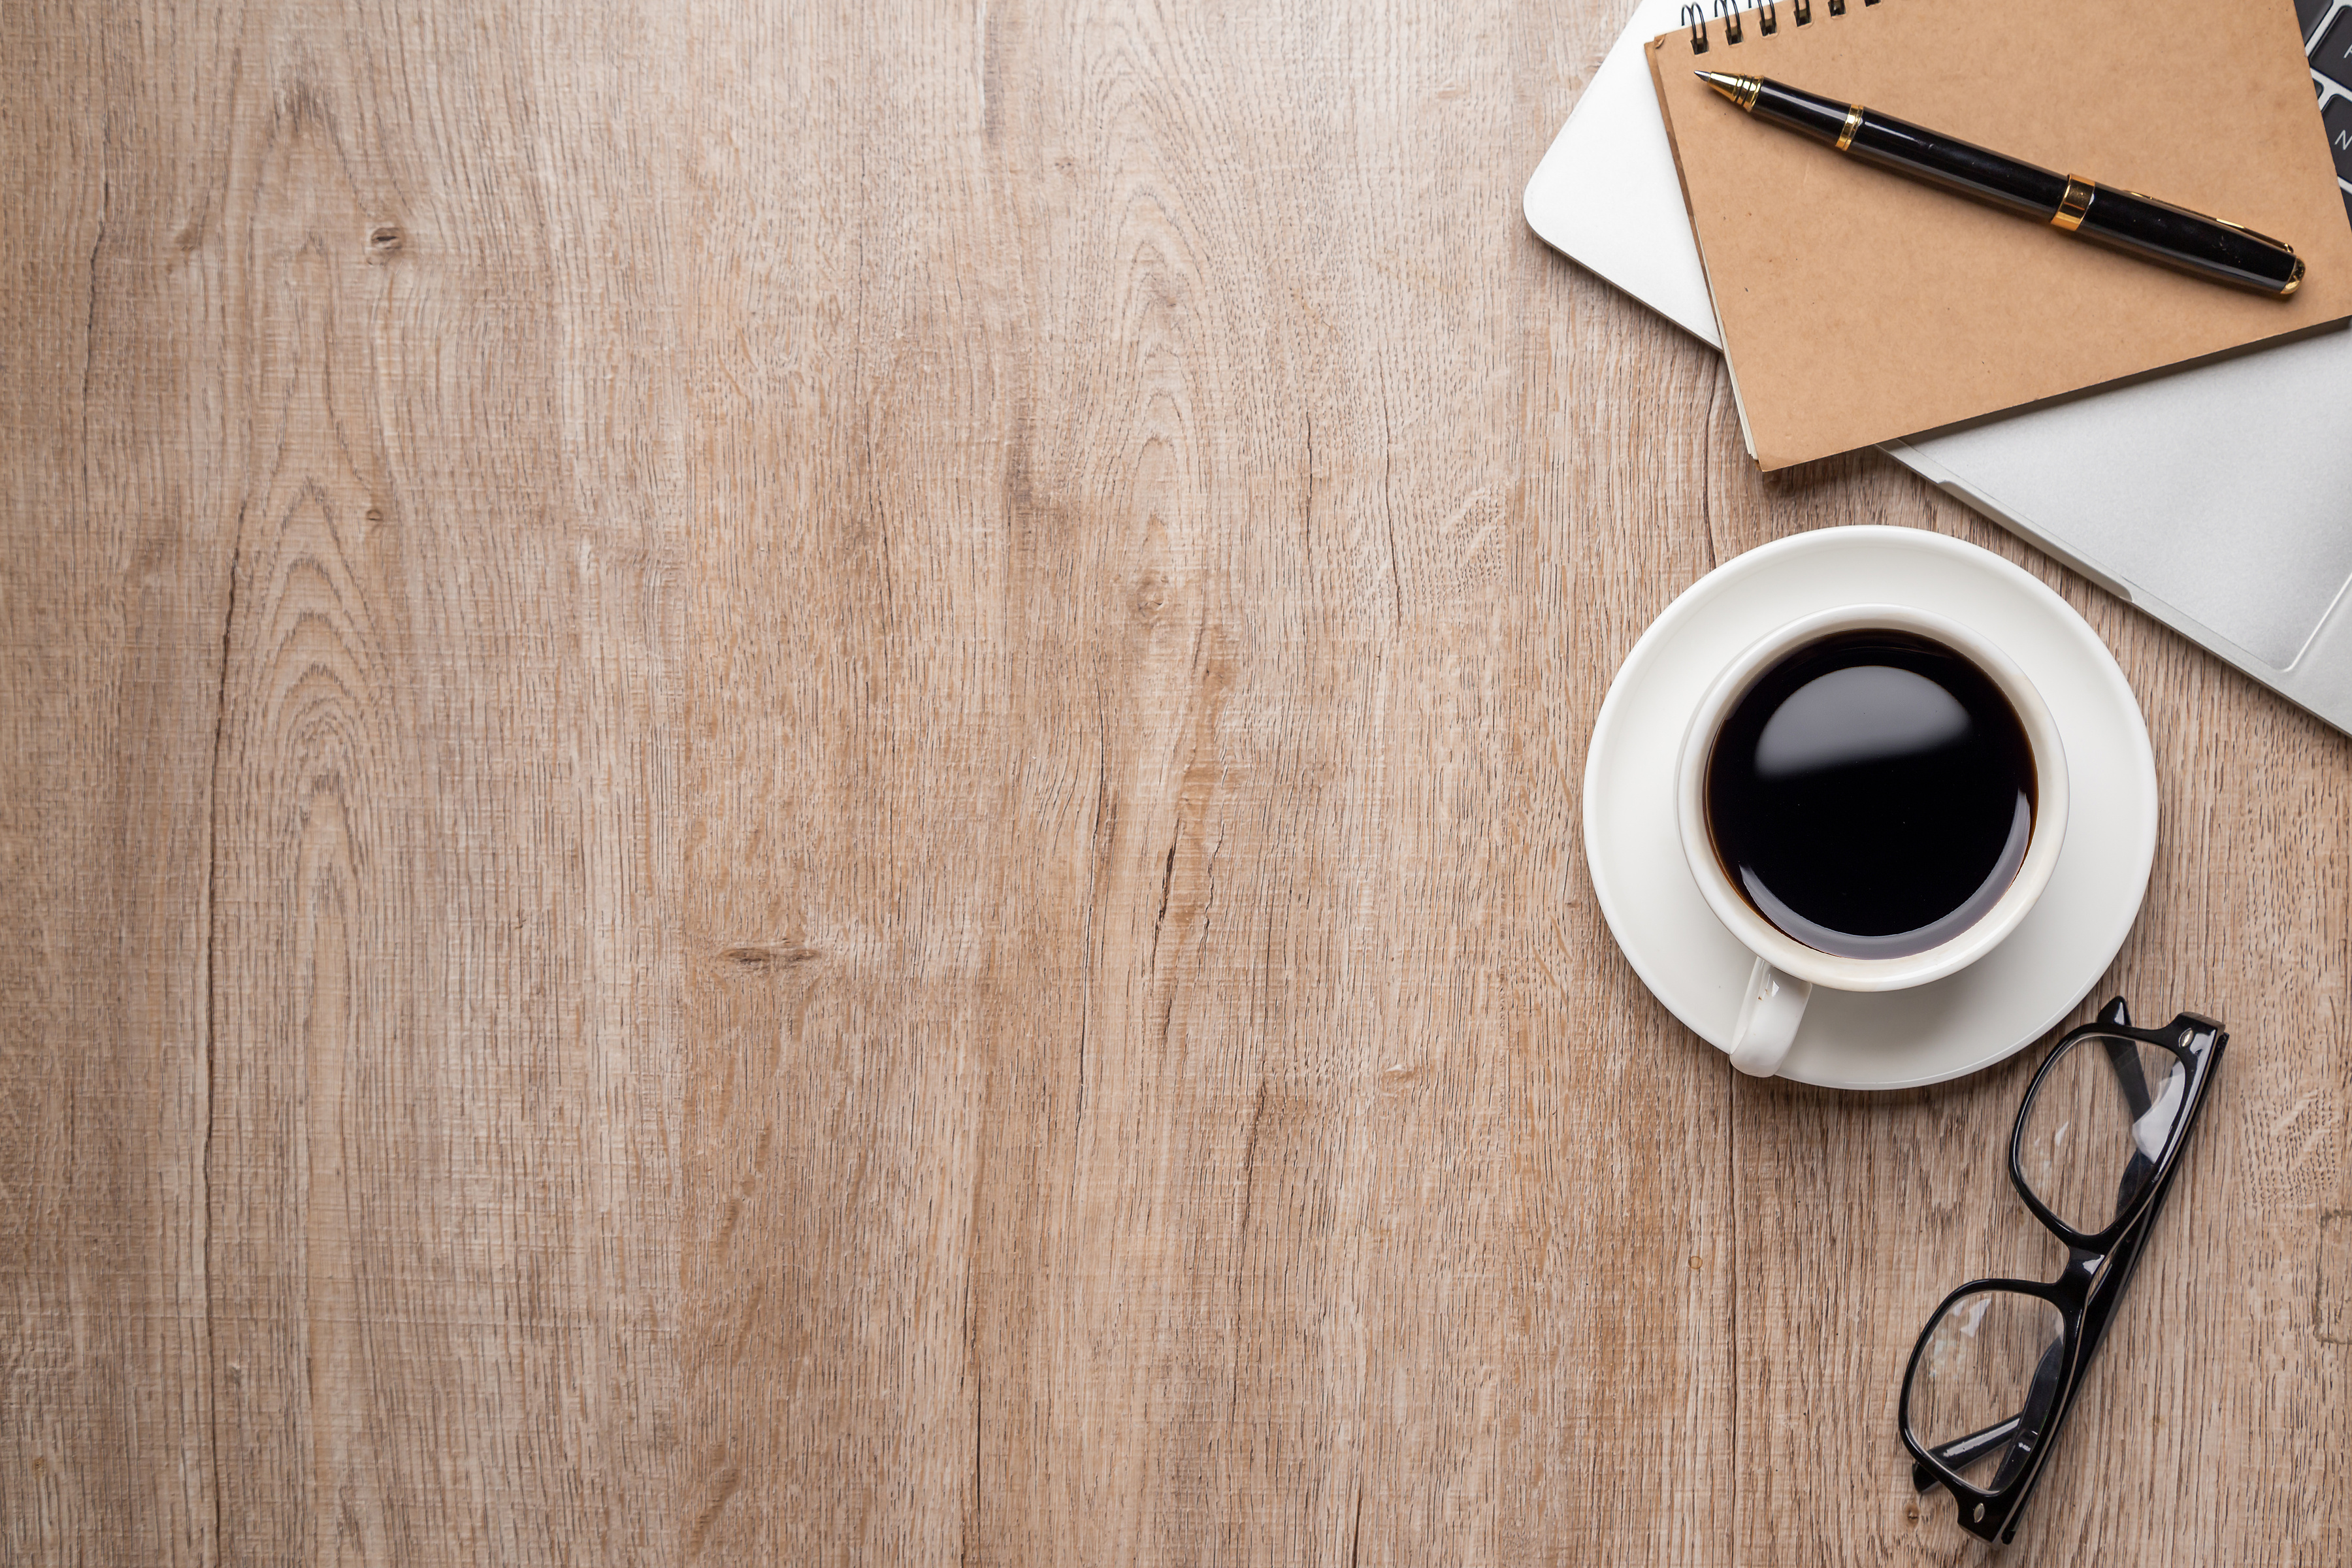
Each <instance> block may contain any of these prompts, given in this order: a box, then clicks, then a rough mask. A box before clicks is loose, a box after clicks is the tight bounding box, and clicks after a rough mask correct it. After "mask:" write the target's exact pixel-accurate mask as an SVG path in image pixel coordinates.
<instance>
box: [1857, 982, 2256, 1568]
mask: <svg viewBox="0 0 2352 1568" xmlns="http://www.w3.org/2000/svg"><path fill="white" fill-rule="evenodd" d="M2089 1036H2119V1037H2123V1038H2125V1039H2129V1040H2135V1041H2137V1042H2139V1043H2141V1044H2144V1045H2149V1046H2154V1047H2158V1048H2159V1049H2163V1050H2167V1051H2169V1052H2171V1053H2172V1055H2173V1056H2175V1057H2177V1058H2180V1059H2181V1060H2182V1061H2184V1062H2185V1063H2186V1064H2187V1065H2188V1068H2189V1084H2188V1087H2187V1088H2186V1089H2184V1090H2183V1091H2182V1103H2181V1109H2180V1113H2179V1116H2178V1117H2177V1118H2176V1119H2175V1121H2174V1122H2173V1127H2172V1131H2171V1134H2170V1137H2169V1141H2168V1142H2167V1143H2166V1145H2165V1149H2164V1152H2163V1154H2162V1155H2161V1157H2160V1158H2159V1159H2158V1162H2157V1168H2156V1170H2155V1171H2154V1172H2153V1173H2151V1174H2150V1176H2149V1177H2148V1179H2147V1183H2146V1184H2144V1185H2143V1186H2142V1187H2141V1188H2140V1193H2139V1196H2138V1197H2137V1199H2135V1200H2134V1201H2133V1202H2132V1203H2131V1204H2130V1205H2128V1206H2127V1207H2126V1210H2125V1211H2124V1212H2123V1213H2122V1214H2119V1215H2116V1217H2115V1218H2114V1219H2112V1220H2110V1221H2108V1223H2107V1224H2106V1225H2105V1226H2103V1227H2101V1228H2100V1229H2098V1230H2095V1231H2089V1232H2085V1231H2079V1230H2076V1229H2075V1228H2074V1226H2070V1225H2068V1224H2067V1223H2066V1222H2065V1221H2063V1220H2062V1219H2060V1218H2059V1217H2058V1216H2057V1215H2056V1214H2054V1213H2053V1212H2052V1211H2051V1209H2050V1207H2049V1205H2046V1204H2044V1203H2043V1202H2042V1200H2041V1199H2040V1198H2039V1197H2037V1196H2035V1195H2034V1192H2033V1189H2032V1186H2031V1185H2029V1184H2027V1182H2026V1179H2025V1169H2024V1149H2025V1126H2026V1121H2027V1119H2028V1118H2029V1117H2031V1116H2032V1113H2033V1103H2034V1100H2035V1099H2036V1098H2037V1097H2038V1096H2039V1095H2040V1094H2041V1092H2042V1083H2043V1081H2044V1080H2045V1079H2048V1077H2049V1076H2050V1071H2051V1069H2052V1068H2053V1067H2055V1066H2056V1065H2057V1064H2058V1063H2059V1062H2060V1061H2061V1060H2063V1059H2064V1058H2065V1056H2066V1053H2067V1052H2068V1051H2070V1050H2072V1049H2074V1047H2075V1045H2076V1043H2077V1042H2078V1041H2080V1040H2082V1039H2084V1037H2089ZM2229 1043H2230V1037H2229V1034H2228V1032H2227V1031H2226V1030H2224V1029H2223V1028H2222V1027H2221V1023H2220V1022H2219V1021H2218V1020H2216V1019H2212V1018H2208V1017H2205V1016H2202V1015H2200V1014H2196V1013H2181V1014H2179V1015H2177V1016H2175V1017H2174V1018H2173V1020H2172V1022H2171V1023H2169V1024H2168V1025H2166V1026H2164V1027H2163V1028H2160V1029H2140V1028H2135V1027H2133V1026H2132V1022H2131V1011H2130V1009H2129V1008H2128V1007H2126V1005H2124V999H2123V998H2122V997H2121V996H2117V997H2116V998H2115V999H2113V1000H2112V1001H2110V1002H2109V1003H2108V1004H2107V1005H2105V1006H2104V1007H2102V1008H2100V1009H2099V1016H2097V1017H2095V1018H2094V1019H2093V1020H2092V1021H2091V1022H2089V1023H2087V1024H2084V1025H2083V1026H2080V1027H2078V1028H2074V1029H2070V1030H2068V1031H2067V1033H2066V1035H2065V1037H2064V1038H2063V1039H2061V1040H2060V1041H2059V1042H2058V1044H2057V1045H2055V1046H2054V1047H2052V1048H2051V1051H2050V1054H2049V1055H2048V1056H2047V1057H2044V1058H2042V1066H2041V1067H2040V1068H2037V1069H2035V1071H2034V1074H2033V1080H2032V1082H2031V1083H2029V1084H2027V1085H2026V1088H2025V1100H2024V1102H2023V1103H2022V1104H2021V1105H2020V1106H2019V1107H2018V1110H2017V1121H2016V1124H2015V1126H2014V1127H2012V1128H2011V1131H2010V1135H2009V1180H2010V1184H2011V1186H2013V1187H2015V1188H2016V1189H2017V1194H2018V1196H2020V1197H2021V1198H2023V1199H2024V1200H2025V1206H2026V1208H2027V1209H2028V1210H2030V1211H2031V1212H2032V1215H2033V1217H2034V1218H2036V1219H2038V1220H2040V1221H2041V1222H2042V1227H2043V1228H2044V1229H2046V1230H2048V1231H2049V1232H2050V1233H2051V1234H2052V1235H2053V1236H2055V1237H2058V1239H2059V1240H2061V1241H2063V1242H2064V1243H2065V1244H2066V1249H2067V1256H2066V1268H2065V1269H2064V1271H2063V1273H2061V1274H2060V1275H2059V1276H2058V1278H2057V1279H2053V1280H2048V1281H2042V1280H2038V1279H1971V1280H1970V1281H1969V1282H1968V1283H1967V1284H1965V1285H1962V1286H1961V1287H1959V1289H1956V1290H1953V1291H1951V1292H1950V1293H1949V1294H1948V1295H1946V1296H1945V1297H1944V1299H1943V1300H1940V1301H1938V1302H1937V1303H1936V1309H1935V1310H1934V1311H1932V1312H1930V1313H1929V1314H1928V1315H1927V1326H1926V1327H1925V1328H1923V1329H1921V1330H1920V1331H1919V1339H1918V1342H1917V1343H1916V1344H1915V1345H1913V1346H1912V1348H1911V1360H1910V1363H1909V1364H1908V1365H1906V1367H1905V1368H1904V1369H1903V1392H1902V1396H1901V1398H1900V1400H1899V1401H1898V1402H1897V1405H1896V1408H1895V1426H1896V1429H1897V1430H1898V1431H1899V1432H1900V1433H1901V1435H1902V1437H1903V1446H1904V1447H1906V1448H1908V1449H1909V1450H1910V1451H1911V1458H1912V1466H1911V1484H1912V1487H1913V1489H1915V1490H1917V1491H1922V1492H1924V1491H1927V1489H1930V1488H1931V1487H1936V1486H1939V1485H1940V1486H1942V1487H1943V1488H1944V1489H1946V1490H1948V1491H1949V1492H1950V1493H1951V1494H1952V1500H1953V1502H1954V1504H1955V1505H1956V1507H1957V1510H1958V1515H1959V1522H1960V1528H1962V1529H1963V1530H1966V1531H1969V1533H1970V1534H1971V1535H1975V1536H1977V1537H1979V1539H1982V1540H1985V1541H1991V1542H1996V1543H1997V1544H2000V1545H2007V1544H2008V1543H2009V1542H2011V1541H2014V1540H2015V1539H2016V1538H2017V1523H2018V1518H2019V1516H2020V1515H2021V1513H2022V1512H2023V1511H2024V1509H2025V1503H2026V1500H2027V1499H2028V1498H2030V1497H2031V1496H2032V1494H2033V1488H2034V1484H2035V1483H2036V1482H2037V1481H2039V1480H2040V1479H2042V1469H2043V1468H2044V1467H2045V1466H2046V1465H2047V1463H2048V1461H2049V1458H2050V1453H2051V1450H2052V1449H2053V1448H2054V1447H2056V1446H2057V1441H2058V1434H2059V1432H2060V1431H2061V1430H2062V1429H2063V1427H2064V1426H2065V1424H2066V1416H2067V1415H2068V1413H2069V1412H2070V1411H2072V1409H2073V1408H2074V1396H2075V1394H2077V1393H2078V1392H2079V1391H2080V1390H2081V1388H2082V1385H2083V1380H2084V1376H2085V1374H2086V1373H2088V1372H2089V1370H2090V1365H2091V1361H2092V1358H2093V1357H2094V1356H2095V1355H2096V1354H2097V1353H2098V1349H2099V1346H2100V1344H2101V1343H2102V1342H2104V1341H2105V1338H2106V1332H2107V1325H2108V1323H2109V1321H2111V1320H2112V1319H2113V1317H2114V1315H2115V1310H2116V1304H2117V1303H2118V1302H2119V1301H2121V1300H2123V1296H2124V1292H2125V1290H2126V1288H2128V1287H2129V1285H2130V1284H2131V1277H2132V1274H2133V1273H2134V1272H2135V1271H2136V1270H2137V1268H2138V1267H2139V1260H2140V1256H2141V1254H2142V1253H2143V1252H2144V1251H2145V1250H2146V1249H2147V1238H2148V1234H2149V1232H2150V1231H2152V1230H2153V1229H2154V1228H2155V1226H2156V1218H2157V1216H2158V1215H2159V1214H2161V1213H2163V1211H2164V1200H2165V1198H2166V1196H2167V1195H2168V1194H2169V1193H2170V1192H2171V1190H2172V1178H2173V1177H2174V1176H2175V1175H2176V1174H2177V1173H2179V1169H2180V1152H2181V1151H2182V1150H2183V1149H2185V1148H2187V1147H2188V1144H2189V1133H2190V1131H2193V1130H2194V1129H2195V1127H2196V1125H2197V1121H2198V1118H2199V1117H2200V1115H2201V1114H2202V1112H2203V1111H2204V1109H2205V1088H2206V1086H2207V1084H2209V1083H2210V1082H2211V1081H2212V1077H2213V1072H2214V1069H2215V1068H2218V1067H2219V1066H2220V1065H2221V1053H2222V1051H2223V1049H2224V1048H2225V1047H2227V1046H2228V1045H2229ZM1987 1290H2005V1291H2009V1292H2011V1293H2013V1294H2017V1295H2024V1296H2032V1297H2035V1298H2038V1299H2039V1300H2044V1301H2047V1302H2049V1303H2050V1304H2051V1305H2052V1306H2053V1307H2054V1308H2055V1309H2056V1310H2057V1311H2058V1314H2059V1320H2060V1322H2061V1324H2062V1326H2063V1336H2062V1339H2061V1343H2062V1345H2063V1366H2062V1368H2061V1369H2060V1375H2062V1376H2063V1383H2061V1384H2060V1386H2059V1388H2058V1391H2057V1394H2056V1396H2055V1398H2054V1399H2053V1402H2052V1404H2051V1406H2050V1411H2049V1414H2048V1415H2046V1416H2045V1417H2044V1418H2043V1420H2042V1426H2041V1428H2040V1430H2038V1431H2035V1432H2033V1433H2031V1434H2029V1435H2028V1436H2027V1437H2026V1439H2025V1442H2026V1443H2027V1444H2030V1445H2031V1447H2029V1449H2028V1452H2029V1454H2030V1456H2031V1457H2030V1458H2029V1459H2028V1462H2027V1463H2026V1466H2025V1468H2024V1469H2023V1470H2022V1471H2021V1473H2019V1474H2018V1475H2016V1476H2014V1477H2012V1478H2011V1479H2010V1481H2009V1483H2008V1484H2007V1485H2006V1486H2003V1487H2000V1488H1997V1489H1992V1490H1987V1489H1984V1488H1981V1487H1978V1486H1976V1485H1973V1484H1972V1483H1970V1482H1969V1481H1966V1480H1963V1479H1961V1478H1960V1475H1959V1473H1958V1471H1957V1470H1956V1469H1954V1468H1952V1466H1951V1465H1950V1464H1949V1463H1948V1462H1946V1458H1938V1457H1937V1456H1938V1454H1939V1453H1940V1454H1942V1455H1945V1456H1947V1457H1948V1458H1960V1457H1962V1456H1963V1455H1964V1454H1966V1453H1969V1452H1973V1451H1974V1450H1975V1449H1978V1448H1981V1447H1985V1446H1987V1445H1988V1444H1990V1442H1991V1441H1992V1440H1993V1439H1994V1438H1995V1437H1996V1436H2005V1435H2006V1434H2007V1433H2008V1432H2009V1430H2010V1429H2011V1428H2012V1427H2013V1426H2015V1425H2016V1424H2017V1423H2018V1422H2019V1421H2020V1420H2021V1419H2022V1418H2023V1414H2024V1413H2023V1412H2022V1411H2021V1412H2019V1414H2018V1415H2012V1416H2011V1417H2009V1418H2008V1419H2007V1420H2005V1421H2000V1422H1997V1423H1995V1424H1994V1425H1993V1426H1990V1427H1988V1428H1986V1429H1985V1430H1984V1431H1981V1432H1975V1433H1970V1434H1969V1435H1968V1436H1962V1437H1958V1438H1954V1439H1952V1440H1951V1441H1950V1442H1948V1443H1944V1444H1941V1445H1939V1446H1938V1447H1936V1448H1930V1447H1928V1446H1927V1444H1925V1443H1923V1442H1922V1441H1921V1440H1920V1439H1919V1438H1918V1437H1917V1436H1916V1434H1914V1432H1913V1431H1912V1428H1911V1390H1912V1384H1913V1380H1914V1379H1915V1378H1916V1375H1917V1373H1918V1371H1919V1362H1920V1358H1921V1357H1922V1356H1924V1355H1925V1354H1926V1353H1927V1342H1928V1341H1929V1339H1931V1338H1932V1337H1933V1336H1934V1334H1935V1332H1936V1330H1937V1326H1938V1325H1939V1324H1941V1323H1942V1322H1943V1321H1944V1315H1945V1314H1946V1313H1947V1312H1948V1311H1949V1310H1951V1309H1952V1306H1953V1304H1954V1303H1956V1302H1958V1300H1961V1299H1962V1298H1963V1297H1966V1296H1971V1295H1974V1294H1976V1293H1978V1292H1979V1291H1987ZM2045 1359H2046V1357H2045ZM2041 1376H2042V1373H2041V1372H2040V1371H2039V1370H2038V1369H2037V1371H2036V1373H2035V1381H2036V1382H2039V1381H2040V1380H2041ZM2028 1408H2031V1395H2030V1394H2029V1403H2028ZM2007 1462H2008V1461H2006V1460H2005V1461H2003V1463H2004V1465H2006V1463H2007ZM1996 1475H1998V1472H1996ZM1972 1504H1973V1507H1972V1506H1971V1505H1972Z"/></svg>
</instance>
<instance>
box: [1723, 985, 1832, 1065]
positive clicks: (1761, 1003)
mask: <svg viewBox="0 0 2352 1568" xmlns="http://www.w3.org/2000/svg"><path fill="white" fill-rule="evenodd" d="M1812 999H1813V983H1812V982H1811V981H1810V980H1796V979H1792V978H1790V976H1788V975H1786V974H1783V973H1780V971H1779V970H1777V969H1775V968H1773V967H1772V966H1771V965H1770V964H1769V963H1765V962H1764V961H1763V960H1762V959H1760V958H1759V959H1758V960H1757V961H1756V967H1755V968H1753V969H1751V970H1749V971H1748V989H1747V990H1746V991H1744V992H1742V993H1741V994H1740V997H1739V1021H1738V1023H1736V1024H1734V1025H1732V1026H1731V1065H1732V1066H1733V1067H1736V1068H1738V1069H1739V1070H1740V1071H1741V1072H1744V1073H1748V1074H1749V1075H1750V1076H1752V1077H1756V1078H1770V1077H1771V1076H1772V1075H1773V1074H1774V1073H1776V1072H1779V1071H1780V1063H1781V1061H1782V1059H1783V1058H1786V1057H1787V1056H1788V1054H1789V1047H1790V1046H1792V1045H1795V1044H1796V1043H1797V1025H1798V1023H1799V1022H1800V1021H1801V1020H1802V1019H1803V1017H1804V1016H1805V1004H1806V1003H1808V1002H1810V1001H1811V1000H1812Z"/></svg>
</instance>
